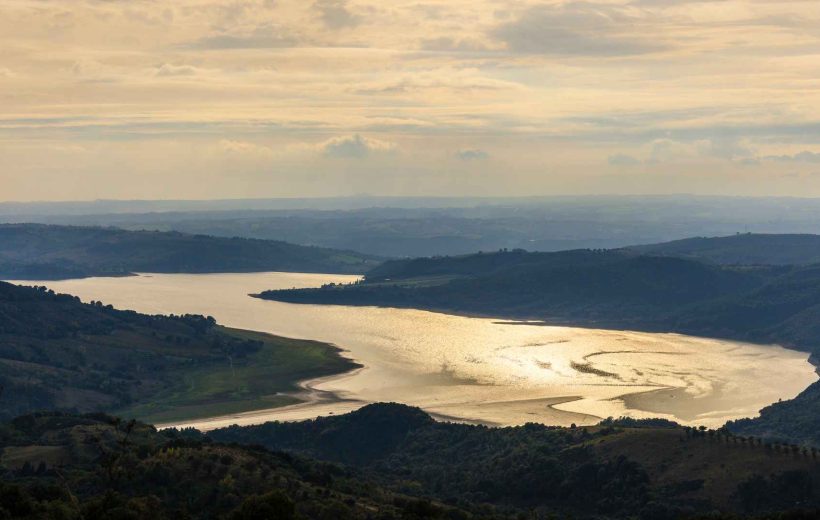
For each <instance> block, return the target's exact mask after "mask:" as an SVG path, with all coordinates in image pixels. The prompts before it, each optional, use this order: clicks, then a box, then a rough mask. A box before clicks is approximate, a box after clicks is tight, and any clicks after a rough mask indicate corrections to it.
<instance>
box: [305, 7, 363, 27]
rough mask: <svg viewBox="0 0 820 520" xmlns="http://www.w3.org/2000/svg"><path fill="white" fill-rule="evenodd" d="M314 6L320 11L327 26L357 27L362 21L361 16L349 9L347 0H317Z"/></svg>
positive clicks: (321, 17) (320, 16)
mask: <svg viewBox="0 0 820 520" xmlns="http://www.w3.org/2000/svg"><path fill="white" fill-rule="evenodd" d="M313 7H314V8H315V9H316V10H318V11H319V18H320V19H321V20H322V22H323V23H324V24H325V26H326V27H329V28H331V29H343V28H345V27H355V26H357V25H359V23H361V18H360V17H359V16H356V15H355V14H353V13H351V12H350V10H348V8H347V0H317V1H316V2H315V3H314V4H313Z"/></svg>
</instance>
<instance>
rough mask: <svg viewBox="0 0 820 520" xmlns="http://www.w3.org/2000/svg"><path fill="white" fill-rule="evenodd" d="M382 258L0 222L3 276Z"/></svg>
mask: <svg viewBox="0 0 820 520" xmlns="http://www.w3.org/2000/svg"><path fill="white" fill-rule="evenodd" d="M377 263H378V261H377V259H376V258H374V257H371V256H367V255H362V254H359V253H354V252H350V251H338V250H333V249H323V248H318V247H307V246H297V245H294V244H288V243H286V242H279V241H273V240H255V239H245V238H217V237H211V236H204V235H186V234H182V233H177V232H168V233H161V232H155V231H125V230H122V229H115V228H98V227H70V226H44V225H38V224H8V225H0V278H5V279H17V280H20V279H29V280H45V279H64V278H81V277H86V276H124V275H128V274H130V273H134V272H155V273H210V272H243V271H248V272H251V271H299V272H326V273H363V272H365V271H366V270H368V269H369V268H371V267H373V266H375V265H376V264H377Z"/></svg>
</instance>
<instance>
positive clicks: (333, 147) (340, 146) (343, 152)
mask: <svg viewBox="0 0 820 520" xmlns="http://www.w3.org/2000/svg"><path fill="white" fill-rule="evenodd" d="M397 148H398V146H397V145H396V143H391V142H388V141H380V140H378V139H372V138H370V137H363V136H361V135H359V134H354V135H348V136H342V137H334V138H333V139H329V140H327V141H325V142H324V143H322V144H320V145H319V149H320V150H321V151H322V153H323V154H324V155H325V157H334V158H354V159H363V158H365V157H367V156H368V155H370V154H372V153H390V152H394V151H395V150H396V149H397Z"/></svg>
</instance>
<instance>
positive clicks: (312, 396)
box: [154, 343, 369, 432]
mask: <svg viewBox="0 0 820 520" xmlns="http://www.w3.org/2000/svg"><path fill="white" fill-rule="evenodd" d="M326 345H329V346H331V347H334V348H337V349H339V347H336V346H335V345H330V344H329V343H326ZM339 350H341V351H342V352H346V351H344V350H342V349H339ZM351 360H352V359H351ZM352 361H354V362H355V360H352ZM357 364H358V365H359V366H358V367H355V368H352V369H350V370H347V371H345V372H340V373H338V374H331V375H326V376H320V377H315V378H312V379H305V380H303V381H300V382H299V383H298V386H299V387H300V388H301V390H299V391H298V392H290V393H284V394H280V395H284V396H290V397H294V398H296V399H299V400H300V401H301V402H298V403H294V404H289V405H284V406H277V407H273V408H260V409H258V410H248V411H245V412H237V413H231V414H225V415H216V416H212V417H202V418H198V419H186V420H183V421H172V422H166V423H157V424H155V425H154V426H155V427H156V428H157V429H158V430H164V429H168V428H178V429H182V428H196V429H197V430H199V431H203V432H204V431H210V430H215V429H217V428H223V427H225V426H232V425H239V426H247V425H251V424H262V423H264V422H269V421H282V422H295V421H306V420H310V417H301V418H290V419H287V418H283V419H277V418H276V417H273V416H276V415H282V416H292V417H296V416H299V415H300V413H299V412H301V411H303V410H307V409H311V408H314V407H317V406H321V405H324V406H325V407H326V408H327V409H329V410H330V409H332V408H333V407H335V406H338V407H339V409H340V410H342V409H344V410H345V412H344V413H347V412H352V411H354V410H356V409H358V408H361V407H362V406H365V405H367V404H369V403H368V402H366V401H361V400H358V399H350V398H346V397H342V396H341V395H339V394H338V393H336V392H332V391H329V390H318V389H317V388H315V386H316V385H319V384H322V383H326V382H329V381H334V380H336V379H340V378H342V377H347V376H352V375H355V374H356V373H357V372H360V371H362V370H364V369H365V368H366V367H365V366H363V365H361V364H360V363H357ZM347 405H349V406H347ZM348 408H350V409H348ZM329 415H335V412H334V411H333V410H331V411H330V412H329ZM268 416H269V417H270V418H268V419H267V420H265V421H261V422H260V421H259V419H260V418H262V417H268ZM320 416H321V415H316V416H315V417H320Z"/></svg>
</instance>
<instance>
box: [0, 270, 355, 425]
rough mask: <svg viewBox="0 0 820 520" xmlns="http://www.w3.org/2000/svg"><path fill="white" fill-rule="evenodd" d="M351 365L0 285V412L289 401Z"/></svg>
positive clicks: (210, 407) (206, 323)
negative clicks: (302, 384)
mask: <svg viewBox="0 0 820 520" xmlns="http://www.w3.org/2000/svg"><path fill="white" fill-rule="evenodd" d="M354 366H355V365H354V364H353V363H351V362H350V361H348V360H346V359H343V358H341V357H340V356H339V355H338V352H337V351H336V349H334V348H333V347H330V346H328V345H324V344H321V343H316V342H310V341H295V340H287V339H284V338H276V337H273V336H268V335H265V334H258V333H249V332H245V331H237V330H231V329H225V328H223V327H219V326H218V325H217V324H216V323H215V321H214V320H213V318H210V317H203V316H190V315H189V316H147V315H144V314H138V313H136V312H131V311H120V310H116V309H114V308H112V307H111V306H104V305H102V304H101V303H99V302H94V303H92V304H84V303H82V302H80V301H79V299H78V298H76V297H73V296H69V295H60V294H55V293H53V292H52V291H49V290H46V289H45V288H42V287H40V288H30V287H20V286H15V285H11V284H7V283H3V282H0V418H10V417H14V416H17V415H20V414H23V413H27V412H31V411H34V410H51V409H64V410H76V411H81V412H86V411H98V410H109V411H110V410H116V411H118V412H119V413H123V414H125V415H127V416H136V417H139V418H150V419H152V420H164V419H165V420H167V419H171V418H182V417H196V416H208V415H215V414H219V413H230V412H235V411H244V410H248V409H259V408H270V407H272V406H276V405H282V404H290V403H293V402H296V401H297V399H296V398H295V397H293V396H292V395H286V393H291V392H294V391H295V390H296V389H297V386H296V385H297V382H298V381H300V380H303V379H307V378H311V377H319V376H322V375H327V374H333V373H338V372H343V371H346V370H349V369H350V368H353V367H354Z"/></svg>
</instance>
